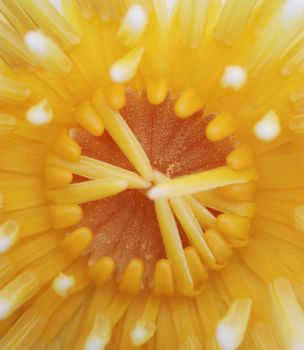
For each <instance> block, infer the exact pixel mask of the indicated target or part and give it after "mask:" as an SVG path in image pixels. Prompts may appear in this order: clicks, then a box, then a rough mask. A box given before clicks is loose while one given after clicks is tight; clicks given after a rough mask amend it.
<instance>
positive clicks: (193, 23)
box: [179, 0, 209, 49]
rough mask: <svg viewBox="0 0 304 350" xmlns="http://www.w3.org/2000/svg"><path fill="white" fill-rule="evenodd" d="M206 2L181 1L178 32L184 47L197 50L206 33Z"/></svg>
mask: <svg viewBox="0 0 304 350" xmlns="http://www.w3.org/2000/svg"><path fill="white" fill-rule="evenodd" d="M208 5H209V3H208V1H206V0H199V1H197V0H183V1H181V4H180V10H179V11H180V30H181V39H182V42H183V44H184V45H186V46H187V47H189V48H191V49H195V48H198V47H199V46H200V45H201V44H202V42H203V40H204V36H205V33H206V22H207V13H208Z"/></svg>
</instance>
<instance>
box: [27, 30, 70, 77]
mask: <svg viewBox="0 0 304 350" xmlns="http://www.w3.org/2000/svg"><path fill="white" fill-rule="evenodd" d="M24 42H25V45H26V46H27V48H28V49H29V51H31V53H32V54H33V55H34V56H35V57H36V59H37V60H38V62H39V63H40V64H41V65H42V66H43V67H44V68H46V69H50V70H52V71H54V72H55V73H59V74H60V73H61V74H62V73H65V74H67V73H69V72H70V71H71V69H72V62H71V61H70V59H69V58H68V56H67V55H66V54H65V53H64V52H63V51H62V49H61V48H60V47H59V46H58V44H57V43H56V42H55V41H54V40H52V39H51V38H49V37H48V36H46V35H45V34H44V33H43V32H41V31H30V32H28V33H26V34H25V36H24Z"/></svg>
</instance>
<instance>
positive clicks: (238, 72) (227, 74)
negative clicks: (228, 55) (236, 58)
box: [221, 66, 247, 90]
mask: <svg viewBox="0 0 304 350" xmlns="http://www.w3.org/2000/svg"><path fill="white" fill-rule="evenodd" d="M246 81H247V72H246V70H245V69H244V68H243V67H241V66H228V67H226V68H225V70H224V74H223V76H222V80H221V85H222V87H223V88H231V89H233V90H240V89H241V88H242V87H243V86H244V85H245V83H246Z"/></svg>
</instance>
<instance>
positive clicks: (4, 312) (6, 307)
mask: <svg viewBox="0 0 304 350" xmlns="http://www.w3.org/2000/svg"><path fill="white" fill-rule="evenodd" d="M11 309H12V303H11V301H10V300H9V299H6V298H2V297H1V298H0V320H5V319H6V318H7V317H8V316H9V315H10V313H11Z"/></svg>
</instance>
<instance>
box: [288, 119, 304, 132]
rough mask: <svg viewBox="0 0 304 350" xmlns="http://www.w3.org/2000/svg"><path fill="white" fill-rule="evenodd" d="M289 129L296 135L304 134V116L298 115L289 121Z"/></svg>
mask: <svg viewBox="0 0 304 350" xmlns="http://www.w3.org/2000/svg"><path fill="white" fill-rule="evenodd" d="M288 126H289V129H290V130H291V131H292V132H293V133H294V134H296V135H301V134H304V114H298V115H295V116H294V117H292V118H291V119H290V121H289V124H288Z"/></svg>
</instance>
